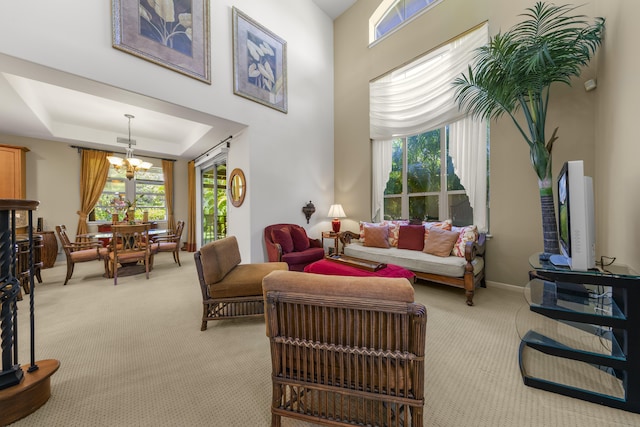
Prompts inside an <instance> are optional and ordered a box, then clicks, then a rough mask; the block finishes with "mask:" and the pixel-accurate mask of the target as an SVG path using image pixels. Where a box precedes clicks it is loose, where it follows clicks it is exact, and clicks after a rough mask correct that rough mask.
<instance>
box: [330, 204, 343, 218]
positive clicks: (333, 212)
mask: <svg viewBox="0 0 640 427" xmlns="http://www.w3.org/2000/svg"><path fill="white" fill-rule="evenodd" d="M327 216H328V217H329V218H346V216H347V215H345V213H344V209H342V205H331V207H330V208H329V215H327Z"/></svg>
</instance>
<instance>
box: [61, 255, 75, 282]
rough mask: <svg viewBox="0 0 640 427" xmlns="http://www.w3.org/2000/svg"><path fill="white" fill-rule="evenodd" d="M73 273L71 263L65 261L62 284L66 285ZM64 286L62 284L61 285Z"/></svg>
mask: <svg viewBox="0 0 640 427" xmlns="http://www.w3.org/2000/svg"><path fill="white" fill-rule="evenodd" d="M72 275H73V263H72V262H70V261H67V277H66V278H65V279H64V284H65V285H66V284H67V282H68V281H69V279H71V276H72ZM63 286H64V285H63Z"/></svg>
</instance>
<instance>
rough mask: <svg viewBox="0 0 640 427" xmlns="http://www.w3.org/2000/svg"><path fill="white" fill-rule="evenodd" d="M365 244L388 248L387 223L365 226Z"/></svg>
mask: <svg viewBox="0 0 640 427" xmlns="http://www.w3.org/2000/svg"><path fill="white" fill-rule="evenodd" d="M364 235H365V239H364V245H365V246H371V247H374V248H388V247H389V227H388V226H386V225H381V226H368V225H365V227H364Z"/></svg>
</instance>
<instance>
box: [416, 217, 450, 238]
mask: <svg viewBox="0 0 640 427" xmlns="http://www.w3.org/2000/svg"><path fill="white" fill-rule="evenodd" d="M422 225H424V242H425V243H427V237H429V230H431V229H432V228H434V227H436V228H440V229H442V230H448V231H451V220H450V219H448V220H446V221H429V222H424V223H422Z"/></svg>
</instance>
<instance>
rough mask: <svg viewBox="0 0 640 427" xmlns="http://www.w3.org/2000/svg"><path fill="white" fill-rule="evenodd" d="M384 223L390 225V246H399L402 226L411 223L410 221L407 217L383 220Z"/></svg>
mask: <svg viewBox="0 0 640 427" xmlns="http://www.w3.org/2000/svg"><path fill="white" fill-rule="evenodd" d="M382 223H383V224H385V225H387V226H389V246H392V247H398V238H399V237H400V227H402V226H403V225H409V221H408V220H406V219H394V220H391V221H382Z"/></svg>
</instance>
